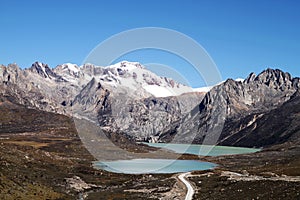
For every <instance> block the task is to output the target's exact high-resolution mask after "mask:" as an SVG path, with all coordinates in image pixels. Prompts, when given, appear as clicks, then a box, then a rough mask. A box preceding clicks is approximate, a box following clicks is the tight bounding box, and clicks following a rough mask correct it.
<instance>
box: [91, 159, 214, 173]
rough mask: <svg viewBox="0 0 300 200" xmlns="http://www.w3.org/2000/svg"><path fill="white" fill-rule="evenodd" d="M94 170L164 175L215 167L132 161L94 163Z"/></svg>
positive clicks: (154, 160) (188, 162) (194, 162)
mask: <svg viewBox="0 0 300 200" xmlns="http://www.w3.org/2000/svg"><path fill="white" fill-rule="evenodd" d="M94 166H95V167H96V168H100V169H104V170H106V171H110V172H114V173H124V174H165V173H178V172H188V171H196V170H207V169H212V168H214V167H216V166H217V165H216V164H214V163H209V162H201V161H196V160H171V159H132V160H117V161H106V162H100V161H99V162H95V164H94Z"/></svg>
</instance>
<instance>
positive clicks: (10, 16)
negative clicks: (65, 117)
mask: <svg viewBox="0 0 300 200" xmlns="http://www.w3.org/2000/svg"><path fill="white" fill-rule="evenodd" d="M0 9H1V12H0V25H1V35H0V36H1V37H0V63H1V64H4V65H7V64H8V63H13V62H16V63H17V64H19V65H20V66H21V67H22V68H25V67H30V65H31V64H32V63H33V62H35V61H41V62H44V63H48V64H49V65H50V66H51V67H55V66H56V65H57V64H61V63H66V62H71V63H76V64H81V63H82V61H83V60H84V59H85V57H86V56H87V55H88V53H89V52H90V51H91V50H92V49H93V48H94V47H95V46H97V45H98V44H99V43H100V42H102V41H103V40H105V39H107V38H108V37H110V36H112V35H114V34H117V33H119V32H121V31H125V30H128V29H132V28H140V27H164V28H169V29H174V30H176V31H179V32H182V33H184V34H186V35H188V36H190V37H192V38H193V39H195V40H196V41H197V42H198V43H200V44H201V45H202V46H203V47H204V48H205V49H206V50H207V52H208V53H209V54H210V56H211V57H212V58H213V60H214V61H215V63H216V64H217V66H218V68H219V70H220V72H221V75H222V77H223V79H226V78H239V77H242V78H244V77H246V76H247V75H248V74H249V73H250V72H256V73H259V72H260V71H262V70H263V69H265V68H267V67H271V68H280V69H282V70H284V71H288V72H290V73H291V74H292V75H293V76H300V70H299V69H300V1H298V0H269V1H268V0H242V1H240V0H207V1H202V0H147V1H146V0H86V1H84V0H51V1H50V0H43V1H41V0H26V1H19V0H0ZM122 59H123V58H122ZM124 59H127V60H130V61H138V62H141V63H151V62H152V63H162V64H165V65H169V66H174V67H175V68H176V70H177V71H179V72H184V71H185V66H184V62H183V61H180V60H178V59H174V58H172V56H170V55H167V54H166V53H162V54H158V53H157V52H151V50H149V51H145V52H142V53H141V52H140V53H138V52H137V53H136V54H134V53H133V54H129V55H127V57H126V56H125V57H124ZM186 76H189V74H187V75H186ZM191 85H192V86H194V87H199V86H201V85H202V83H201V81H197V79H193V80H191Z"/></svg>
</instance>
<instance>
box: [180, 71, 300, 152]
mask: <svg viewBox="0 0 300 200" xmlns="http://www.w3.org/2000/svg"><path fill="white" fill-rule="evenodd" d="M298 89H299V79H298V78H292V77H291V76H290V74H288V73H284V72H282V71H280V70H272V69H267V70H265V71H263V72H262V73H260V74H259V75H258V76H255V75H254V74H250V75H249V77H248V78H247V79H245V81H244V82H236V81H234V80H231V79H229V80H227V81H226V82H224V83H222V84H220V85H218V86H215V87H214V88H213V89H211V91H210V92H208V93H207V94H206V96H205V97H204V99H203V101H202V102H201V103H200V104H199V106H198V107H196V108H195V109H194V110H193V111H192V112H191V113H190V114H189V115H188V116H187V117H186V118H185V119H184V120H183V121H182V122H181V124H180V126H179V127H178V128H177V130H176V133H177V134H176V137H175V138H176V140H175V141H176V142H194V143H203V142H204V143H205V144H217V143H218V144H223V145H236V146H266V145H271V144H277V143H280V142H284V141H286V140H287V139H288V136H286V138H285V139H282V138H281V139H280V138H278V137H276V136H275V135H273V134H275V133H274V132H271V133H269V136H266V138H265V139H267V138H269V139H268V142H262V140H264V139H262V138H263V135H259V137H257V139H256V140H254V138H253V137H254V136H253V135H257V134H255V133H254V132H253V131H254V129H253V130H252V129H250V128H248V127H252V126H254V125H255V124H256V121H257V120H262V119H264V118H263V116H264V115H265V114H266V113H268V112H270V110H273V109H277V108H278V109H279V107H280V106H281V105H282V104H284V103H285V102H287V101H288V100H289V99H291V97H292V96H295V93H296V91H297V90H298ZM286 115H288V114H286ZM270 122H271V121H270ZM274 127H275V126H274ZM252 128H253V127H252ZM255 130H256V131H259V129H255ZM242 131H244V132H243V134H242ZM245 131H246V132H245ZM252 132H253V133H252ZM246 133H247V134H246ZM270 134H271V136H270ZM233 136H234V137H233ZM270 137H273V140H271V139H270ZM260 140H261V141H260ZM247 142H249V143H247Z"/></svg>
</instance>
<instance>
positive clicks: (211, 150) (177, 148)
mask: <svg viewBox="0 0 300 200" xmlns="http://www.w3.org/2000/svg"><path fill="white" fill-rule="evenodd" d="M143 144H146V145H149V146H151V147H157V148H164V149H168V150H172V151H174V152H176V153H180V154H183V153H186V154H193V155H199V156H222V155H234V154H245V153H255V152H257V151H260V150H261V149H254V148H244V147H228V146H211V145H198V144H175V143H143Z"/></svg>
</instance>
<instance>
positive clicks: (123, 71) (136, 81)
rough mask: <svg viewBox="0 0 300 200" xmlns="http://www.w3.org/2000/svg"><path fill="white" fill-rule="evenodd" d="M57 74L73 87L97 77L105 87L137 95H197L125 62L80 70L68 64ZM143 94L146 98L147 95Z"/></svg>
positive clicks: (89, 66)
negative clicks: (125, 90)
mask: <svg viewBox="0 0 300 200" xmlns="http://www.w3.org/2000/svg"><path fill="white" fill-rule="evenodd" d="M54 71H55V73H57V74H59V75H60V76H62V77H63V78H64V79H65V80H66V81H69V82H72V83H73V84H75V83H76V82H77V83H80V85H82V84H83V83H87V82H88V81H90V80H91V79H92V78H93V77H94V78H95V79H96V81H99V82H100V83H101V84H103V85H104V86H105V85H108V86H110V87H113V88H122V87H126V88H128V89H129V90H130V91H132V92H135V93H138V92H139V91H140V90H141V89H143V90H144V91H146V92H147V93H148V96H149V95H153V96H155V97H167V96H176V95H181V94H183V93H188V92H193V90H192V88H191V87H188V86H185V85H182V84H180V83H177V82H176V81H174V80H172V79H170V78H166V77H160V76H158V75H156V74H155V73H153V72H151V71H149V70H147V69H146V67H144V66H143V65H141V64H140V63H138V62H128V61H122V62H119V63H116V64H113V65H109V66H105V67H100V66H94V65H84V66H80V67H78V66H77V65H75V64H71V63H66V64H62V65H58V66H57V67H56V68H55V69H54ZM96 71H97V72H96ZM141 94H143V95H144V93H143V92H141Z"/></svg>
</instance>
